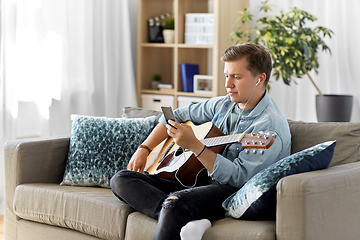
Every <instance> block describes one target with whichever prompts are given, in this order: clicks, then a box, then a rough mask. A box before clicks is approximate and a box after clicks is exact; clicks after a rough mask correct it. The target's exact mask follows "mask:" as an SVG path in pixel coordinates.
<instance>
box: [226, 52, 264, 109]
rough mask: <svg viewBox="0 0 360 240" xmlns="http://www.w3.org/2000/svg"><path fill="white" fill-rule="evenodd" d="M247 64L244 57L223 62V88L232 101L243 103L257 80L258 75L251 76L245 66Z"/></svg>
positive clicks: (247, 98)
mask: <svg viewBox="0 0 360 240" xmlns="http://www.w3.org/2000/svg"><path fill="white" fill-rule="evenodd" d="M247 64H248V62H247V59H246V58H242V59H240V60H237V61H231V62H225V67H224V74H225V78H226V82H225V88H226V91H227V93H228V94H229V95H230V98H231V101H232V102H236V103H240V104H245V103H246V102H247V101H248V100H249V98H250V96H251V93H252V92H253V90H254V88H255V86H256V82H257V81H258V80H259V77H258V76H253V75H252V73H251V72H250V71H249V70H248V69H247V68H246V67H247Z"/></svg>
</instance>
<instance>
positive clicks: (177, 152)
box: [174, 148, 184, 157]
mask: <svg viewBox="0 0 360 240" xmlns="http://www.w3.org/2000/svg"><path fill="white" fill-rule="evenodd" d="M183 152H184V149H182V148H178V150H177V151H176V152H175V154H174V155H175V157H177V156H180V155H181V154H183Z"/></svg>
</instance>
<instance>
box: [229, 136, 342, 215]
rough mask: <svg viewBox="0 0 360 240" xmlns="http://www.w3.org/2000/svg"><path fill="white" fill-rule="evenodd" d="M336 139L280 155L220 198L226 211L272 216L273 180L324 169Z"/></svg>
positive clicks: (238, 213)
mask: <svg viewBox="0 0 360 240" xmlns="http://www.w3.org/2000/svg"><path fill="white" fill-rule="evenodd" d="M335 145H336V141H329V142H325V143H321V144H318V145H316V146H313V147H310V148H308V149H305V150H303V151H301V152H298V153H295V154H293V155H291V156H289V157H286V158H283V159H281V160H279V161H277V162H275V163H273V164H272V165H270V166H269V167H268V168H266V169H264V170H262V171H261V172H259V173H258V174H256V175H255V176H254V177H252V178H251V179H250V180H249V181H248V182H247V183H245V185H244V186H243V187H242V188H240V190H239V191H238V192H236V193H234V194H233V195H231V196H230V197H229V198H227V199H226V200H225V201H224V202H223V208H224V209H225V211H226V215H227V216H230V217H233V218H236V219H242V220H275V218H276V184H277V183H278V182H279V180H280V179H281V178H283V177H285V176H289V175H292V174H297V173H303V172H308V171H315V170H320V169H325V168H327V167H328V166H329V164H330V162H331V159H332V157H333V154H334V148H335Z"/></svg>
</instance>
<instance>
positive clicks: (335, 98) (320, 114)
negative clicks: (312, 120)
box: [316, 95, 353, 122]
mask: <svg viewBox="0 0 360 240" xmlns="http://www.w3.org/2000/svg"><path fill="white" fill-rule="evenodd" d="M352 105H353V96H351V95H323V96H320V95H316V114H317V119H318V121H319V122H349V121H350V118H351V111H352Z"/></svg>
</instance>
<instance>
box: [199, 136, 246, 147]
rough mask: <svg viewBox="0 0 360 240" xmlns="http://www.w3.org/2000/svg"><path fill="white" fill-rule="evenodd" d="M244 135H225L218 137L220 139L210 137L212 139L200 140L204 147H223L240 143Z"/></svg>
mask: <svg viewBox="0 0 360 240" xmlns="http://www.w3.org/2000/svg"><path fill="white" fill-rule="evenodd" d="M245 135H246V134H245V133H239V134H234V135H227V136H220V137H212V138H205V139H202V140H200V142H201V143H202V144H204V145H205V146H206V147H214V146H220V145H225V144H229V143H235V142H240V141H241V139H243V137H244V136H245Z"/></svg>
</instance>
